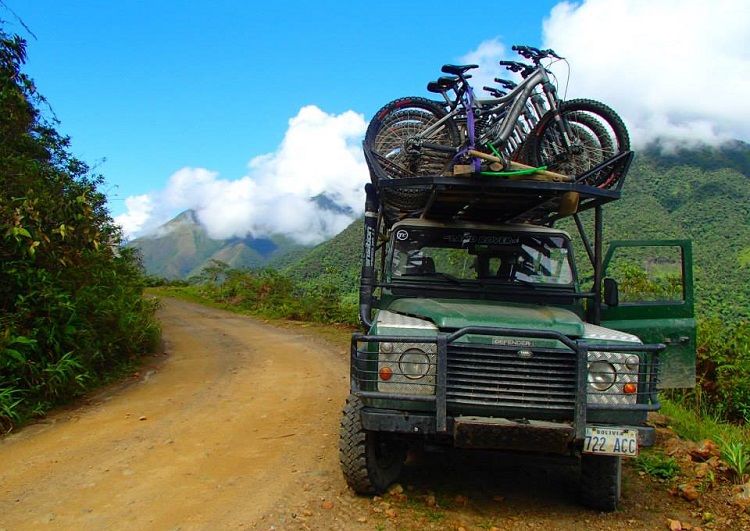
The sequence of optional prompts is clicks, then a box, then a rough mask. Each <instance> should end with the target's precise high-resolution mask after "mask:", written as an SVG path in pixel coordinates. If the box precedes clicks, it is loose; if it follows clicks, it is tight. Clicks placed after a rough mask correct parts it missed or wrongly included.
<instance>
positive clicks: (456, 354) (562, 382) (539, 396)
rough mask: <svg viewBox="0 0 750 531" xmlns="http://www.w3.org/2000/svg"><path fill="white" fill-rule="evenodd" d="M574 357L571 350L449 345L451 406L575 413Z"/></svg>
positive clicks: (449, 392)
mask: <svg viewBox="0 0 750 531" xmlns="http://www.w3.org/2000/svg"><path fill="white" fill-rule="evenodd" d="M575 399H576V358H575V353H574V352H571V351H567V350H553V349H548V350H543V349H534V350H533V351H532V350H531V349H523V350H519V349H517V348H502V349H501V348H498V347H495V346H482V345H477V344H471V345H463V344H458V343H453V344H452V345H449V346H448V386H447V402H448V408H449V409H450V410H454V411H460V410H461V409H462V406H464V407H467V406H468V407H471V406H482V407H487V406H489V407H495V408H503V409H504V410H507V409H513V410H515V409H518V410H520V411H521V412H522V411H523V410H529V409H535V410H539V409H544V410H556V411H560V412H562V411H565V412H572V411H573V409H574V407H575Z"/></svg>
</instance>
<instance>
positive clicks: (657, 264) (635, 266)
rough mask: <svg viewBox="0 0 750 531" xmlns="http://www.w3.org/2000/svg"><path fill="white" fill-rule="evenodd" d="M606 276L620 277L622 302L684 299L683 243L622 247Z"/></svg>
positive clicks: (616, 278)
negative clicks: (679, 244)
mask: <svg viewBox="0 0 750 531" xmlns="http://www.w3.org/2000/svg"><path fill="white" fill-rule="evenodd" d="M605 276H607V277H610V278H614V279H615V280H617V284H618V291H619V299H620V303H626V304H627V303H629V302H630V303H637V302H659V301H664V302H666V301H670V302H673V301H682V300H684V293H683V284H684V283H683V278H682V277H683V273H682V249H681V248H680V247H679V246H676V245H675V246H672V245H665V246H638V247H618V248H617V249H616V250H615V253H614V255H613V256H612V258H611V259H610V261H609V264H608V265H607V271H606V272H605Z"/></svg>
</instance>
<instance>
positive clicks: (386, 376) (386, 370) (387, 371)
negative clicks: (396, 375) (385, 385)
mask: <svg viewBox="0 0 750 531" xmlns="http://www.w3.org/2000/svg"><path fill="white" fill-rule="evenodd" d="M378 374H379V375H380V379H381V380H386V381H387V380H390V379H391V376H393V370H392V369H391V368H390V367H381V368H380V371H378Z"/></svg>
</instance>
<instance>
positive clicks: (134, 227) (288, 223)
mask: <svg viewBox="0 0 750 531" xmlns="http://www.w3.org/2000/svg"><path fill="white" fill-rule="evenodd" d="M366 126H367V124H366V122H365V120H364V118H363V117H362V116H361V115H359V114H357V113H355V112H353V111H347V112H345V113H342V114H340V115H329V114H326V113H325V112H323V111H322V110H320V109H318V108H317V107H314V106H308V107H304V108H302V109H300V111H299V113H298V114H297V116H295V117H294V118H292V119H291V120H289V128H288V130H287V132H286V135H285V137H284V140H283V141H282V143H281V145H280V146H279V148H278V149H277V150H276V151H275V152H273V153H267V154H264V155H261V156H258V157H255V158H253V159H252V160H251V161H250V162H249V164H248V170H249V171H248V174H247V175H246V176H244V177H242V178H239V179H235V180H230V179H224V178H220V177H219V175H218V174H217V173H216V172H212V171H210V170H207V169H203V168H182V169H181V170H179V171H177V172H176V173H174V174H173V175H172V176H171V177H170V179H169V182H168V183H167V186H166V187H165V188H164V190H163V191H161V192H158V193H154V194H149V195H144V196H138V197H132V198H128V199H127V200H126V206H127V208H128V212H127V213H126V214H123V215H122V216H120V217H118V218H117V219H116V221H117V222H118V223H120V224H121V225H122V227H123V231H124V232H125V234H126V235H128V236H130V237H134V236H139V235H144V234H148V233H150V232H153V230H154V229H155V228H156V227H158V226H159V225H161V224H163V223H164V222H166V221H168V220H169V219H170V218H171V217H173V216H174V215H175V214H176V213H178V212H180V211H183V210H187V209H193V210H195V211H196V213H197V216H198V219H199V220H200V221H201V223H203V224H204V225H205V226H206V228H207V230H208V233H209V235H210V236H211V237H213V238H217V239H222V238H229V237H232V236H239V237H243V236H246V235H248V234H250V235H253V236H256V237H258V236H266V235H268V234H272V233H273V234H284V235H287V236H289V237H291V238H294V239H295V240H297V241H299V242H300V243H305V244H314V243H318V242H320V241H323V240H324V239H326V238H330V237H331V236H333V235H334V234H337V233H338V232H340V231H341V230H343V229H344V228H346V226H347V225H348V224H349V223H351V221H352V220H353V218H354V217H355V216H356V215H358V212H359V211H360V210H361V208H362V205H363V204H364V192H363V190H364V185H365V183H366V182H367V181H368V179H369V177H368V173H367V167H366V164H365V162H364V158H363V156H362V151H361V144H360V143H361V140H362V136H363V134H364V131H365V128H366ZM320 194H325V195H326V196H327V197H329V198H330V199H332V200H334V201H335V202H336V204H337V205H339V206H341V207H343V208H347V207H348V208H349V209H351V211H352V212H354V214H353V215H352V214H343V213H339V212H331V211H329V210H328V211H327V210H322V209H321V208H319V206H318V205H316V204H315V202H314V201H313V200H312V199H313V198H314V197H315V196H317V195H320Z"/></svg>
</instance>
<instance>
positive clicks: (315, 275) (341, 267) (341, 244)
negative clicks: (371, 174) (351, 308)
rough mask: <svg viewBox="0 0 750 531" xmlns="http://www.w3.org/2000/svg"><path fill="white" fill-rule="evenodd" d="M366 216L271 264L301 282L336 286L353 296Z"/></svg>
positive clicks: (309, 285)
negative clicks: (329, 236)
mask: <svg viewBox="0 0 750 531" xmlns="http://www.w3.org/2000/svg"><path fill="white" fill-rule="evenodd" d="M362 219H363V218H359V219H356V220H354V221H353V222H352V223H351V224H350V225H349V226H348V227H347V228H346V229H344V230H343V231H342V232H340V233H339V234H337V235H336V236H334V237H333V238H331V239H330V240H328V241H325V242H323V243H321V244H319V245H317V246H315V247H313V248H312V249H299V250H297V251H296V252H293V253H289V254H288V255H286V256H284V257H282V258H281V259H279V260H275V261H274V262H273V263H272V264H271V265H272V266H273V267H275V268H277V269H279V270H280V271H281V272H282V273H284V274H285V275H287V276H289V277H290V278H292V279H293V280H294V281H295V282H297V283H298V284H301V285H303V286H306V287H312V288H322V287H327V286H336V288H337V289H338V290H339V292H340V293H342V294H345V295H348V296H349V298H352V299H353V298H354V294H355V293H357V290H358V289H359V274H360V271H361V269H362V234H363V231H364V222H363V221H362Z"/></svg>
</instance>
